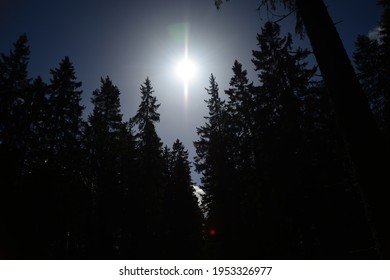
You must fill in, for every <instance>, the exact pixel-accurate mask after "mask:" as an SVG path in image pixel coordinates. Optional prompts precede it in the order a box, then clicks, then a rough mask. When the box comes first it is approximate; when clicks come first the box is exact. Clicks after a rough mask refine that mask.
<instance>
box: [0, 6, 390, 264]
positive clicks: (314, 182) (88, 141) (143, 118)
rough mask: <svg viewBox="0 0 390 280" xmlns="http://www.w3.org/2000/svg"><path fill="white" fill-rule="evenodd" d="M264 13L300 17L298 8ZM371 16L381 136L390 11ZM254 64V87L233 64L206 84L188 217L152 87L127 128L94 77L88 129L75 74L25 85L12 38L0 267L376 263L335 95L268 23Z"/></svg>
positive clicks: (65, 68) (358, 174)
mask: <svg viewBox="0 0 390 280" xmlns="http://www.w3.org/2000/svg"><path fill="white" fill-rule="evenodd" d="M215 2H216V4H217V5H220V4H221V3H222V2H223V1H215ZM260 2H261V3H263V4H267V3H268V4H269V5H270V6H269V8H275V3H277V2H283V3H285V4H286V5H287V7H288V8H290V9H295V4H297V5H296V6H297V8H299V7H300V6H299V4H300V3H301V2H302V1H298V0H297V1H265V0H264V1H260ZM316 3H317V1H316ZM381 3H382V5H383V6H384V7H385V11H386V12H385V14H384V16H383V19H382V28H381V33H380V37H379V39H378V40H372V39H369V38H367V37H363V36H362V37H359V38H358V40H357V49H356V52H355V55H354V58H355V62H356V65H357V70H358V77H359V79H360V81H361V84H362V86H363V89H364V91H365V93H366V96H367V97H368V99H369V102H370V106H371V109H372V111H373V113H374V115H375V117H376V121H377V123H378V124H379V125H380V128H381V131H382V132H384V134H385V135H386V136H387V137H388V135H389V132H388V131H389V130H388V128H389V118H388V114H389V110H388V108H389V106H388V99H389V97H388V96H387V95H388V87H389V69H388V63H387V64H386V63H385V62H386V61H388V59H387V57H388V55H389V49H390V48H389V46H388V43H389V40H388V8H389V6H388V1H381ZM302 16H303V17H304V15H302ZM305 24H306V23H305ZM252 54H253V59H252V62H253V64H254V66H255V71H257V74H258V81H256V82H257V83H256V84H258V86H255V85H254V83H253V82H251V81H249V79H248V72H247V71H246V70H245V69H244V68H243V65H242V64H241V63H240V62H238V61H234V63H233V67H232V71H233V75H232V78H231V80H230V83H229V88H228V89H226V90H224V91H223V93H222V94H221V93H220V90H219V87H218V83H217V80H216V78H215V76H214V75H213V74H212V75H211V76H210V85H209V87H208V88H206V92H207V95H208V98H207V99H206V100H205V102H206V105H207V108H208V114H207V115H206V116H205V117H204V118H205V124H204V125H202V126H200V127H198V128H197V133H198V136H199V139H198V140H197V141H195V142H194V146H195V149H196V153H197V156H196V157H195V160H194V166H195V169H196V171H197V172H199V173H201V174H202V186H201V188H202V189H203V190H204V191H205V193H206V194H205V196H204V197H203V201H202V205H200V206H199V202H198V200H197V198H196V197H195V195H194V188H193V183H192V180H191V176H190V169H191V163H190V161H189V159H188V151H187V150H186V149H185V147H184V145H183V144H182V143H181V142H180V140H176V141H175V142H174V143H173V146H172V147H171V148H168V147H167V146H165V148H164V147H163V143H162V141H161V139H160V137H159V135H158V133H157V131H156V125H157V123H158V122H159V121H160V114H159V112H158V109H159V107H160V104H159V103H158V100H157V98H156V96H155V95H154V90H153V87H152V83H151V81H150V79H149V78H146V80H145V81H144V82H143V83H142V85H141V87H140V93H141V102H140V104H139V107H138V110H137V112H136V114H135V116H134V117H133V118H130V120H129V121H124V120H123V118H122V113H121V108H120V106H121V104H120V94H121V93H120V91H119V89H118V87H117V86H115V85H114V83H113V82H112V80H111V79H110V78H109V77H106V78H101V80H100V82H101V84H100V87H99V88H98V89H96V90H95V91H94V92H93V93H92V98H91V103H92V104H93V106H94V108H93V111H92V113H91V114H90V115H89V116H88V119H87V120H83V118H82V114H83V110H84V107H83V106H82V105H81V95H82V90H81V85H82V84H81V82H80V81H78V79H77V76H76V71H75V69H74V66H73V64H72V62H71V61H70V59H69V58H68V57H65V58H64V59H63V60H61V61H60V63H59V66H58V68H55V69H53V70H50V73H51V79H50V82H49V83H45V82H44V81H43V80H42V78H40V77H37V78H35V79H30V78H29V77H28V72H27V69H28V61H29V47H28V41H27V36H26V35H22V36H21V37H20V38H19V40H18V41H17V42H16V43H15V44H14V47H13V50H12V51H11V52H9V54H2V55H1V58H0V155H1V158H0V160H1V166H0V172H1V173H0V175H1V187H0V217H1V221H2V228H3V229H5V230H2V231H1V233H0V241H1V243H0V254H1V255H0V258H3V259H10V258H16V259H26V258H27V259H199V258H207V259H212V258H217V259H367V258H378V257H379V256H380V255H379V254H378V252H379V253H381V252H382V253H383V248H380V247H378V245H380V244H382V243H380V242H378V240H379V241H383V236H379V237H378V235H377V234H378V233H381V232H383V231H381V229H380V228H377V227H373V226H372V225H378V219H377V218H376V220H375V221H374V223H371V224H369V223H368V219H367V217H366V212H365V210H366V209H365V207H364V202H366V201H365V200H363V199H362V197H363V198H367V196H366V195H367V194H366V193H364V192H361V191H360V190H359V188H358V186H359V185H362V184H367V183H369V182H371V181H369V180H368V179H367V177H365V176H366V175H364V176H362V169H361V167H362V165H356V162H355V161H356V159H357V158H356V157H354V156H352V157H351V146H349V145H345V143H347V144H348V143H349V144H350V143H351V142H348V141H347V142H346V141H345V134H346V133H352V134H353V133H356V132H357V131H355V130H354V131H352V130H351V131H347V132H346V131H345V127H343V125H340V122H339V121H340V116H339V114H340V111H338V110H339V108H336V107H335V106H334V100H330V98H329V99H328V96H327V93H328V91H329V90H332V89H333V90H334V88H332V86H329V80H326V79H325V81H322V80H320V79H317V80H315V79H313V77H315V73H316V67H309V66H308V64H307V58H308V56H309V55H310V52H309V51H308V50H304V49H299V48H298V49H295V48H294V47H293V43H292V36H291V35H290V34H287V35H285V36H282V35H281V32H280V26H279V25H278V24H277V23H272V22H267V23H265V25H264V26H263V27H262V28H261V31H260V33H259V34H258V35H257V48H256V50H253V52H252ZM322 63H324V62H323V60H322ZM325 64H326V63H325ZM341 76H342V75H341ZM338 90H340V89H338ZM343 90H346V88H345V87H344V88H343ZM344 101H345V100H344ZM344 101H343V102H344ZM332 102H333V103H332ZM337 120H338V121H337ZM354 129H356V127H354ZM348 137H350V135H349V136H348ZM388 139H389V138H387V141H388ZM349 140H351V139H349ZM388 143H389V142H387V145H388ZM388 147H389V146H387V148H388ZM352 148H356V146H353V147H352ZM353 152H356V151H352V154H353ZM366 156H367V155H366ZM360 159H361V158H360ZM358 160H359V158H358ZM371 171H373V170H371ZM363 173H364V172H363ZM371 174H378V173H375V172H374V173H371ZM362 178H363V179H362ZM378 178H379V177H378ZM378 178H372V182H374V183H378V180H379V179H378ZM362 180H363V181H362ZM362 182H363V183H362ZM369 195H372V192H371V193H369ZM369 198H370V199H372V198H373V197H372V196H369ZM385 200H387V198H386V197H384V198H383V200H382V201H380V202H383V201H385ZM366 206H367V205H366ZM378 209H379V208H378ZM378 209H374V210H375V211H377V210H378ZM370 226H371V227H370ZM378 229H379V230H378ZM375 241H376V242H375Z"/></svg>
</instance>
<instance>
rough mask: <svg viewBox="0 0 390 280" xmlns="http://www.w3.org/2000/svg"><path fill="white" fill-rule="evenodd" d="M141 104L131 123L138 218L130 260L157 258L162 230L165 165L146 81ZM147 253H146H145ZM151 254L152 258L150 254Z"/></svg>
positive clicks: (150, 89)
mask: <svg viewBox="0 0 390 280" xmlns="http://www.w3.org/2000/svg"><path fill="white" fill-rule="evenodd" d="M140 90H141V95H142V96H141V103H140V105H139V107H138V110H137V113H136V115H135V116H134V118H133V119H132V122H133V123H134V125H136V126H138V131H137V133H136V135H135V136H136V149H137V156H138V167H137V173H138V176H139V180H138V185H137V186H136V188H135V189H134V192H135V193H134V197H137V200H136V201H134V202H135V203H136V207H137V214H136V215H135V216H134V222H135V224H136V225H137V228H136V230H135V232H134V235H133V236H134V240H136V241H135V242H136V244H134V246H133V257H136V258H148V259H149V258H158V257H159V254H160V253H161V252H160V250H159V248H160V247H161V246H162V245H163V244H161V242H160V238H161V229H162V223H163V221H162V216H161V215H162V195H163V193H164V190H163V186H164V184H163V170H164V162H163V158H162V143H161V140H160V137H159V136H158V135H157V132H156V128H155V123H157V122H159V121H160V114H159V113H158V112H157V109H158V108H159V107H160V104H158V103H157V98H156V97H155V96H154V95H153V93H154V90H153V87H152V84H151V81H150V79H149V78H146V80H145V82H144V83H143V84H142V85H141V88H140ZM147 252H149V253H147ZM150 252H154V254H150Z"/></svg>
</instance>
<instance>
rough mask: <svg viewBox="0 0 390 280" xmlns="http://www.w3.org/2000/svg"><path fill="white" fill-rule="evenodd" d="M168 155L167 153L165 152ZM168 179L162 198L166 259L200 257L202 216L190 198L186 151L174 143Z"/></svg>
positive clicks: (188, 165) (190, 189)
mask: <svg viewBox="0 0 390 280" xmlns="http://www.w3.org/2000/svg"><path fill="white" fill-rule="evenodd" d="M167 151H168V150H167ZM168 162H169V179H168V185H167V189H166V193H165V196H164V224H165V225H164V234H165V238H166V244H167V247H166V249H165V250H166V256H165V257H166V258H169V259H195V258H199V257H200V248H201V245H202V244H201V239H202V216H201V212H200V208H199V206H198V202H197V199H196V197H195V195H194V193H193V192H194V189H193V186H192V180H191V167H190V162H189V161H188V151H187V150H185V148H184V145H183V144H182V143H181V142H180V141H179V140H178V139H177V140H176V141H175V142H174V143H173V146H172V151H169V160H168Z"/></svg>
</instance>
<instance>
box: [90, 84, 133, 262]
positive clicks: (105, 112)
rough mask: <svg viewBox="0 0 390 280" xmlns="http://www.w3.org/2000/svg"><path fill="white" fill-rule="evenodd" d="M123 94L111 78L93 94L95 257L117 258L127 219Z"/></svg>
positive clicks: (91, 128)
mask: <svg viewBox="0 0 390 280" xmlns="http://www.w3.org/2000/svg"><path fill="white" fill-rule="evenodd" d="M119 96H120V91H119V89H118V88H117V87H116V86H115V85H113V83H112V81H111V80H110V78H109V77H106V78H105V79H103V78H101V86H100V89H97V90H95V91H94V92H93V94H92V99H91V101H92V104H93V105H94V106H95V107H94V109H93V112H92V114H91V115H90V116H89V124H90V125H89V127H88V129H87V137H88V145H87V147H88V150H89V156H90V170H91V171H90V172H91V180H92V185H93V191H94V193H95V195H96V196H95V200H96V202H95V203H96V206H97V209H96V215H97V216H96V217H95V218H96V220H97V225H96V227H97V230H96V232H95V234H97V237H96V239H95V240H94V242H95V243H94V244H91V246H92V248H93V249H94V250H96V251H95V252H94V253H92V254H91V255H92V256H93V257H99V256H100V257H102V258H105V257H108V256H110V257H111V258H114V257H115V256H117V255H118V252H116V251H115V242H118V241H116V240H118V239H119V237H118V236H119V231H120V221H119V219H120V217H123V212H122V207H123V203H124V202H123V201H122V199H123V196H124V185H123V180H122V150H123V146H124V145H125V143H126V141H127V139H125V138H124V137H125V134H124V132H125V130H126V127H125V124H124V123H123V122H122V114H121V113H120V99H119Z"/></svg>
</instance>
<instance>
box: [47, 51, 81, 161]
mask: <svg viewBox="0 0 390 280" xmlns="http://www.w3.org/2000/svg"><path fill="white" fill-rule="evenodd" d="M50 73H51V76H52V77H51V78H50V83H51V84H50V97H49V102H50V106H51V110H52V111H51V116H50V117H51V135H50V137H51V145H50V148H51V151H52V153H53V155H58V154H62V156H65V154H68V153H71V154H72V155H73V154H74V153H75V152H77V151H78V150H79V147H80V146H81V145H80V141H81V138H82V137H81V131H82V127H83V121H82V113H83V110H84V106H82V105H81V104H80V102H81V94H82V91H81V90H80V87H81V85H82V84H81V82H78V81H77V78H76V76H75V70H74V66H73V64H72V63H71V61H70V59H69V57H67V56H66V57H65V58H64V59H63V60H62V61H61V62H60V65H59V68H55V69H52V70H50Z"/></svg>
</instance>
